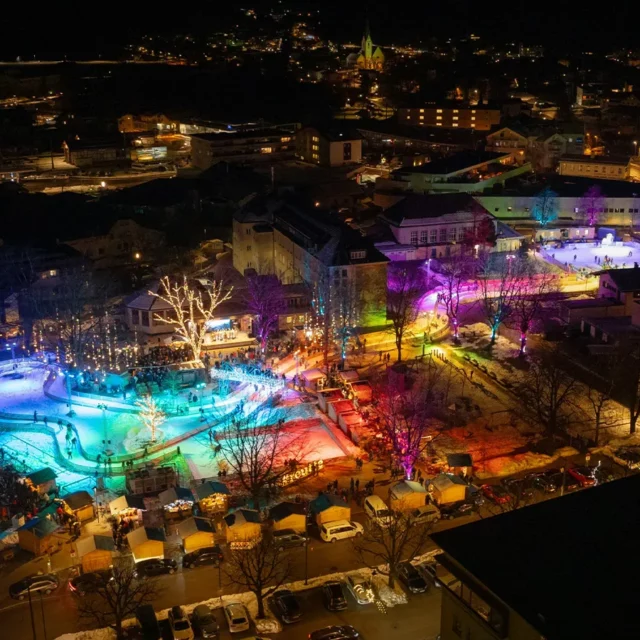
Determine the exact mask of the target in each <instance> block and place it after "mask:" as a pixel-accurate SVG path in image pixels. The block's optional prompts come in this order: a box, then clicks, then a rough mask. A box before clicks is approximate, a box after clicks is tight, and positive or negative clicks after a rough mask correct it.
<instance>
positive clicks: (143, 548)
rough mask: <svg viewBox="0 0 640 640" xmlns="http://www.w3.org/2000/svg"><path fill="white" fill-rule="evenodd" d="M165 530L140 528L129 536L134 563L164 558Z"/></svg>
mask: <svg viewBox="0 0 640 640" xmlns="http://www.w3.org/2000/svg"><path fill="white" fill-rule="evenodd" d="M165 540H166V538H165V535H164V529H161V528H160V527H138V528H137V529H134V530H133V531H131V532H130V533H128V534H127V542H128V543H129V548H130V549H131V553H132V554H133V561H134V562H140V561H141V560H151V559H153V558H164V543H165Z"/></svg>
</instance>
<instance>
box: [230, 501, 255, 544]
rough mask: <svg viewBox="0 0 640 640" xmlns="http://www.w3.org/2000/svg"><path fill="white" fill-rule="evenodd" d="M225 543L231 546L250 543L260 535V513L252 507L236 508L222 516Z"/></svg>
mask: <svg viewBox="0 0 640 640" xmlns="http://www.w3.org/2000/svg"><path fill="white" fill-rule="evenodd" d="M224 522H225V524H226V528H227V531H226V534H227V543H229V544H231V545H232V546H241V545H250V544H252V543H255V542H256V541H257V540H259V539H260V537H261V536H262V526H261V522H260V514H259V513H258V512H257V511H254V510H253V509H237V510H236V511H234V512H232V513H229V514H227V515H226V516H225V517H224Z"/></svg>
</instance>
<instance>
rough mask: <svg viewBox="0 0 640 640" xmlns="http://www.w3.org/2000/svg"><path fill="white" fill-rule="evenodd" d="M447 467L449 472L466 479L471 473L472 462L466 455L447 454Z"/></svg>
mask: <svg viewBox="0 0 640 640" xmlns="http://www.w3.org/2000/svg"><path fill="white" fill-rule="evenodd" d="M447 465H448V466H449V471H450V472H451V473H455V474H456V475H460V474H462V475H463V476H465V477H466V476H468V475H471V473H472V472H473V460H472V459H471V456H470V455H469V454H468V453H448V454H447Z"/></svg>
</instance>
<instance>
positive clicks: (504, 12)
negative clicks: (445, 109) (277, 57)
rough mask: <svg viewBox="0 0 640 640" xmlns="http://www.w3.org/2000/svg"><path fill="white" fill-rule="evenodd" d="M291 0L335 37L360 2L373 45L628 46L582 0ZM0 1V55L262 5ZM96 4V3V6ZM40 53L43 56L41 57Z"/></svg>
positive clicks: (99, 44)
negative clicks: (464, 38)
mask: <svg viewBox="0 0 640 640" xmlns="http://www.w3.org/2000/svg"><path fill="white" fill-rule="evenodd" d="M288 2H290V3H291V4H295V5H296V6H304V7H309V8H318V7H320V10H321V16H322V17H321V19H322V21H323V25H324V30H325V33H324V34H323V35H328V36H331V37H333V38H335V39H336V40H339V41H340V40H347V39H352V40H353V39H355V38H357V37H359V35H360V34H361V32H362V25H363V22H364V14H365V7H368V11H369V15H370V19H371V24H372V30H373V35H374V39H375V40H376V41H379V42H380V43H381V44H389V43H391V42H399V41H403V40H404V41H406V42H409V41H413V42H416V41H418V40H419V39H421V38H424V39H426V38H428V37H430V36H437V37H440V38H442V37H447V36H449V35H463V34H468V33H471V32H475V33H480V34H482V35H485V36H488V37H492V36H493V37H495V38H496V39H497V40H499V41H503V40H514V41H524V42H527V43H542V44H544V45H545V46H547V47H554V45H555V46H557V47H560V48H562V47H564V46H569V47H575V48H581V47H585V46H588V47H589V48H590V49H594V48H598V46H600V47H601V48H603V49H607V50H608V49H610V48H615V47H618V46H622V45H631V46H633V45H635V42H636V38H635V37H634V33H633V29H632V24H631V23H632V22H633V21H630V20H629V17H630V16H629V15H628V14H626V12H624V11H620V12H616V11H607V10H605V13H603V14H602V15H600V14H598V15H594V14H591V13H589V12H588V11H586V10H585V7H587V6H588V5H587V4H585V3H584V1H583V0H580V2H578V1H577V0H556V1H554V2H544V1H540V0H538V1H537V2H536V0H532V1H527V2H524V1H522V0H513V1H512V2H509V3H507V2H481V1H480V0H426V1H422V2H411V3H394V2H383V1H382V0H369V1H368V2H366V3H361V2H351V3H349V2H345V1H344V0H324V1H323V2H318V1H317V0H288ZM7 4H8V5H9V6H7V7H3V15H2V31H0V34H1V37H0V55H1V56H2V57H3V58H5V59H15V57H16V56H17V55H21V56H22V57H23V58H25V59H28V58H29V57H33V55H34V54H35V55H37V56H42V57H52V56H53V57H55V54H61V53H64V52H66V53H68V54H69V55H70V56H74V53H80V54H84V55H83V57H86V56H93V55H96V54H97V53H98V52H102V53H105V54H107V55H108V53H109V50H110V49H111V50H114V49H117V48H118V47H119V46H121V45H122V44H123V43H126V42H129V41H130V40H131V38H132V36H134V35H135V34H136V33H140V32H149V31H155V30H164V31H168V32H171V31H175V32H179V31H182V30H196V31H197V30H200V31H201V32H203V31H207V30H210V31H216V30H218V29H219V27H220V26H223V25H224V22H225V13H226V14H227V15H228V14H229V12H231V11H232V9H230V7H238V6H246V7H258V8H260V7H263V8H264V7H269V6H271V4H272V3H270V2H267V1H265V0H243V2H242V3H237V2H228V3H227V2H221V1H220V0H209V1H207V2H202V1H201V2H198V1H197V0H196V1H192V2H191V3H188V4H187V5H183V6H181V5H169V7H168V10H167V11H163V10H162V6H163V5H162V3H157V4H153V3H152V4H151V5H150V4H148V3H141V2H135V1H130V2H127V3H125V2H120V1H114V2H111V3H106V4H103V5H96V4H94V3H87V2H78V1H74V0H71V1H69V2H65V3H53V4H49V11H42V12H39V11H37V9H36V6H35V5H31V4H28V3H18V2H12V3H7ZM98 7H99V8H98ZM46 54H50V55H49V56H47V55H46Z"/></svg>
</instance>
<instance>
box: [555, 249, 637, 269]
mask: <svg viewBox="0 0 640 640" xmlns="http://www.w3.org/2000/svg"><path fill="white" fill-rule="evenodd" d="M546 251H547V253H548V254H549V255H550V256H552V257H555V259H556V260H557V261H558V262H560V263H562V264H565V263H566V264H568V265H570V266H573V267H575V268H576V269H582V268H586V269H591V270H599V269H602V268H603V267H604V259H605V256H607V257H609V258H611V259H612V260H613V266H614V267H617V268H618V269H620V268H623V267H633V263H634V262H640V248H639V247H638V245H636V244H634V243H626V244H623V245H621V246H616V245H609V246H607V245H605V246H600V247H597V246H596V245H595V244H593V243H577V244H571V243H568V244H565V246H564V247H563V248H562V249H556V248H554V247H553V246H551V245H548V246H547V247H546ZM629 254H631V255H629ZM596 258H599V259H600V264H598V262H596Z"/></svg>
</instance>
